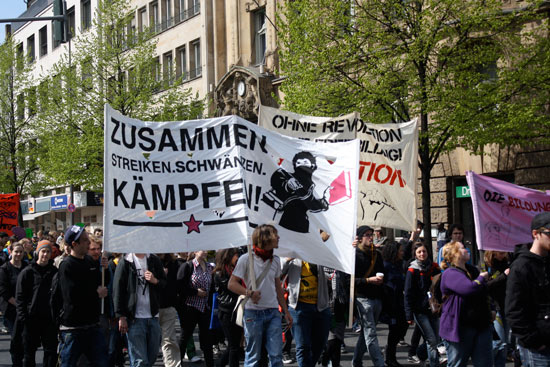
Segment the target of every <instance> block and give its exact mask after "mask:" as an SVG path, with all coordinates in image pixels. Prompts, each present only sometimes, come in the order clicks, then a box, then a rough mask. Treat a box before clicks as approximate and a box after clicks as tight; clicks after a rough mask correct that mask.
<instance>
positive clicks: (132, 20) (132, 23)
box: [128, 17, 136, 46]
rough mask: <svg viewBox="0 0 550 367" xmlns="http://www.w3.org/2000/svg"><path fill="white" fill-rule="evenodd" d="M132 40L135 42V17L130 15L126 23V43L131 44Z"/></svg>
mask: <svg viewBox="0 0 550 367" xmlns="http://www.w3.org/2000/svg"><path fill="white" fill-rule="evenodd" d="M134 42H136V18H135V17H132V18H130V22H129V23H128V45H130V46H131V45H132V44H133V43H134Z"/></svg>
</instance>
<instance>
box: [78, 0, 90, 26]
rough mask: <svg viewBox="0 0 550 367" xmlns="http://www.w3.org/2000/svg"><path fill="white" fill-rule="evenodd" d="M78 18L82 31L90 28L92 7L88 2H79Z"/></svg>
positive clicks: (88, 0)
mask: <svg viewBox="0 0 550 367" xmlns="http://www.w3.org/2000/svg"><path fill="white" fill-rule="evenodd" d="M80 17H81V19H80V21H81V24H82V26H81V28H82V30H83V31H85V30H87V29H88V28H90V27H91V26H92V5H91V2H90V0H81V1H80Z"/></svg>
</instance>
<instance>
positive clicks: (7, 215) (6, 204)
mask: <svg viewBox="0 0 550 367" xmlns="http://www.w3.org/2000/svg"><path fill="white" fill-rule="evenodd" d="M19 205H20V204H19V194H0V232H6V233H7V234H8V235H9V236H12V235H13V232H12V228H13V227H16V226H17V225H18V222H17V218H18V217H19Z"/></svg>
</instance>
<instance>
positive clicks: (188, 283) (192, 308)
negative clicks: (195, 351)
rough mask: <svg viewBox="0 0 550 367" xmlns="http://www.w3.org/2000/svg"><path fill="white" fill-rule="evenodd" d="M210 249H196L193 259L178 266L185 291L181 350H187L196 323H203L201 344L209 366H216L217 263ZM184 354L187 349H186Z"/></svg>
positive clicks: (179, 279)
mask: <svg viewBox="0 0 550 367" xmlns="http://www.w3.org/2000/svg"><path fill="white" fill-rule="evenodd" d="M207 254H208V253H207V252H206V251H196V252H195V258H194V259H193V260H192V261H188V262H186V263H184V264H183V265H182V266H181V267H180V268H179V270H178V292H179V293H180V294H181V295H183V297H182V300H183V303H184V307H185V309H184V310H185V311H184V314H185V316H184V319H183V331H182V337H181V340H180V351H182V350H185V348H186V346H187V342H188V341H189V339H190V338H191V337H192V336H193V330H194V329H195V325H198V326H199V344H200V347H201V350H202V353H203V355H204V362H205V364H206V366H207V367H213V366H214V352H213V349H212V345H213V343H212V332H211V331H210V314H211V310H212V293H213V279H212V271H213V270H214V267H213V266H212V265H211V264H209V263H207V262H206V255H207ZM182 354H183V353H182Z"/></svg>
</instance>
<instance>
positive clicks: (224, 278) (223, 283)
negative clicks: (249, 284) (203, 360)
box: [214, 248, 243, 367]
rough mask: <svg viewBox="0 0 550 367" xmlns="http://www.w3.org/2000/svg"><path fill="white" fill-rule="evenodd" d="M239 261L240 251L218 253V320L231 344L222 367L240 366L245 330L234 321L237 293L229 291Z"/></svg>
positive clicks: (215, 284) (216, 282)
mask: <svg viewBox="0 0 550 367" xmlns="http://www.w3.org/2000/svg"><path fill="white" fill-rule="evenodd" d="M237 260H239V250H238V249H236V248H228V249H224V250H220V251H218V252H217V253H216V267H215V268H214V289H215V290H216V292H217V293H218V318H219V319H220V323H221V324H222V329H223V333H224V335H225V339H226V340H227V342H228V343H229V345H228V346H227V348H226V349H225V351H224V352H223V354H222V356H221V358H220V367H225V366H226V365H227V362H229V367H238V366H239V344H240V341H241V339H242V336H243V328H242V327H240V326H239V325H237V324H235V322H233V320H232V317H231V316H232V314H233V309H234V308H235V305H236V304H237V299H238V298H239V296H237V295H236V294H235V293H233V292H231V291H230V290H229V289H227V284H228V283H229V278H230V277H231V274H232V273H233V269H234V268H235V265H236V264H237Z"/></svg>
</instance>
